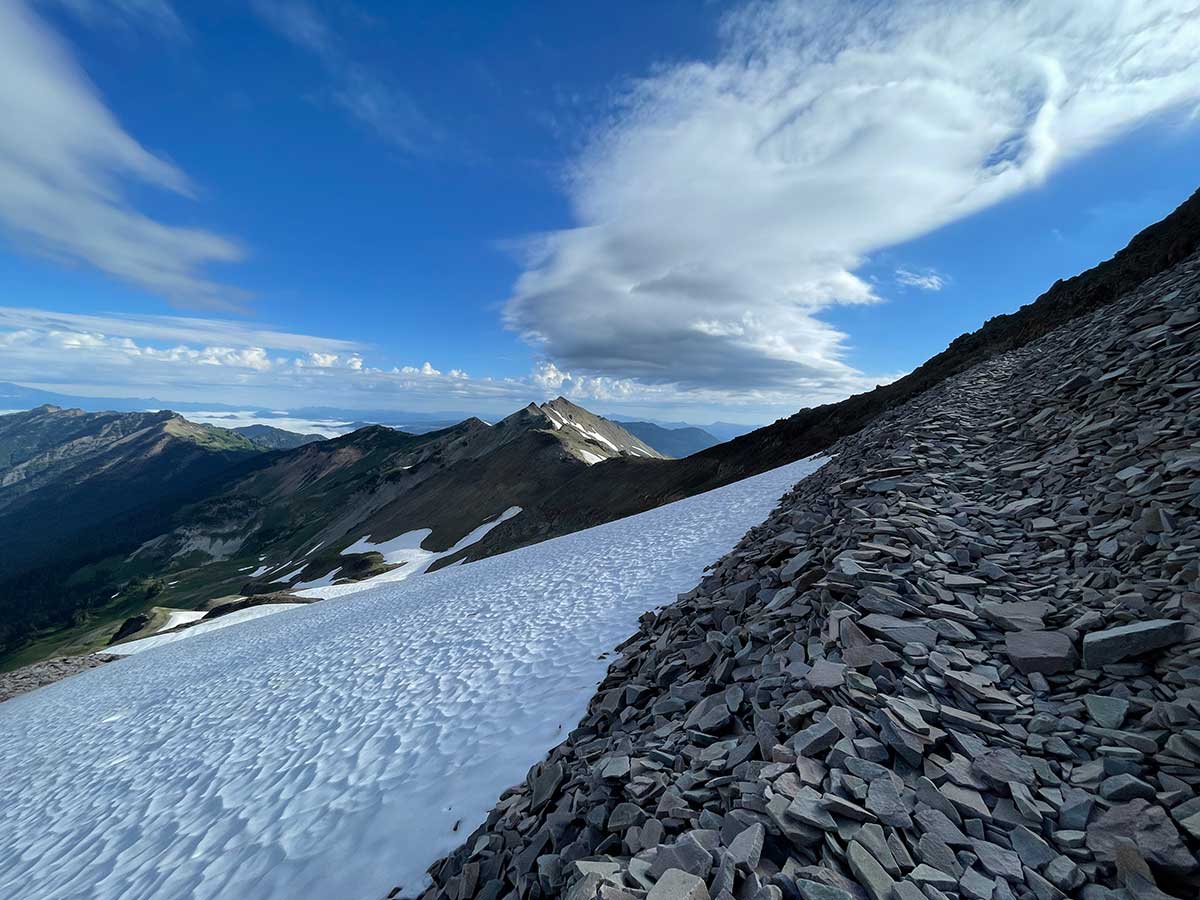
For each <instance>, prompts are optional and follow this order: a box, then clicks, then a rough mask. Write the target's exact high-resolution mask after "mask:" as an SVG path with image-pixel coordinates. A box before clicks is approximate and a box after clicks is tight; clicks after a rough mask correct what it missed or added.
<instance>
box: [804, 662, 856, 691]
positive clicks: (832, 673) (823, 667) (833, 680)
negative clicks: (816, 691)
mask: <svg viewBox="0 0 1200 900" xmlns="http://www.w3.org/2000/svg"><path fill="white" fill-rule="evenodd" d="M804 678H805V680H806V681H807V682H808V684H809V686H810V687H813V688H821V689H829V688H837V687H841V686H842V685H843V684H845V683H846V667H845V666H844V665H842V664H841V663H834V662H830V661H829V660H827V659H818V660H817V661H816V662H815V663H813V667H812V669H811V670H809V673H808V674H807V675H805V676H804Z"/></svg>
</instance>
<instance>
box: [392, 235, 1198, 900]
mask: <svg viewBox="0 0 1200 900" xmlns="http://www.w3.org/2000/svg"><path fill="white" fill-rule="evenodd" d="M1198 367H1200V257H1196V256H1193V257H1191V258H1189V259H1187V260H1185V261H1184V262H1183V263H1181V264H1180V265H1178V266H1177V267H1175V268H1174V269H1172V270H1170V271H1168V272H1167V273H1165V274H1164V275H1162V276H1160V277H1157V278H1155V279H1153V280H1152V281H1149V282H1147V283H1145V284H1143V285H1142V286H1141V287H1140V288H1139V289H1137V290H1136V291H1134V292H1133V293H1131V294H1129V295H1127V296H1125V297H1124V298H1122V299H1120V300H1118V301H1116V302H1115V303H1113V304H1112V305H1111V306H1108V307H1107V308H1103V309H1101V310H1099V311H1097V312H1093V313H1091V314H1089V315H1087V316H1085V317H1083V318H1079V319H1077V320H1075V321H1073V322H1071V323H1069V324H1067V325H1065V326H1063V327H1062V328H1060V329H1058V330H1057V331H1054V332H1052V333H1050V334H1049V335H1046V336H1044V337H1041V338H1040V339H1038V340H1036V341H1034V342H1032V343H1030V344H1028V345H1027V346H1024V347H1022V348H1020V349H1016V350H1012V351H1010V352H1007V353H1004V354H1002V355H999V356H996V357H994V358H992V359H990V360H988V361H987V362H985V363H983V364H981V365H978V366H976V367H975V368H972V369H969V370H967V371H965V372H963V373H962V374H959V375H956V376H954V377H953V378H951V379H949V380H947V381H945V382H943V383H942V384H940V385H939V386H937V387H936V388H933V389H931V390H929V391H928V392H926V393H923V394H921V395H919V396H918V397H916V398H915V399H914V400H911V401H910V402H909V403H907V404H906V405H905V406H902V407H900V408H897V409H894V410H892V411H890V412H887V413H884V414H883V415H882V416H881V417H880V418H878V419H876V420H875V421H874V422H873V423H872V424H871V425H869V426H868V427H867V428H865V429H864V430H862V431H860V432H859V433H858V434H856V435H854V436H851V437H848V438H844V439H842V440H841V441H839V442H838V443H837V444H836V445H834V447H833V448H832V453H833V455H834V459H833V461H832V462H831V463H830V464H828V465H827V466H825V467H824V468H823V469H821V470H820V471H819V472H818V473H816V474H815V475H813V476H810V477H809V478H807V479H805V480H804V481H803V482H801V483H800V484H798V485H797V486H796V488H795V489H794V490H793V491H792V492H791V493H790V494H789V495H788V496H786V497H785V498H784V499H783V501H782V503H781V505H780V506H779V507H778V509H777V510H776V511H775V512H774V513H773V514H772V516H771V517H770V518H769V519H768V521H766V522H765V523H763V524H762V525H761V526H759V527H757V528H755V529H753V530H752V531H751V532H750V533H749V534H747V535H746V537H745V538H744V539H743V541H742V542H741V544H740V545H739V546H738V547H737V548H736V549H735V550H734V551H733V552H732V553H731V554H729V555H728V556H727V557H726V558H724V559H722V560H721V561H719V562H718V563H717V564H715V566H714V567H713V569H712V571H711V573H710V574H709V575H708V576H707V577H706V578H705V579H704V581H703V582H702V583H701V584H700V585H699V586H698V587H697V588H696V589H694V590H693V591H691V592H689V593H687V594H685V595H682V596H680V597H679V598H678V599H677V601H676V602H674V603H673V604H671V605H669V606H667V607H665V608H664V609H662V610H661V611H660V612H658V613H657V614H647V615H646V616H645V617H644V618H643V620H642V627H641V629H640V631H639V632H638V633H637V634H636V635H634V636H633V637H631V638H630V639H629V640H628V641H626V642H625V643H624V644H623V645H622V646H621V647H620V648H618V649H619V653H620V656H619V658H618V659H617V660H616V661H615V662H614V663H613V664H612V666H611V667H610V669H609V672H608V676H607V678H606V679H605V680H604V682H603V683H602V684H601V685H600V687H599V689H598V691H597V693H596V696H595V698H594V699H593V701H592V703H591V705H590V707H589V710H588V713H587V715H586V717H585V718H584V720H583V721H582V722H581V723H580V724H579V725H578V727H577V728H576V729H575V730H574V731H572V732H571V733H570V735H569V736H567V738H566V740H564V741H563V742H562V743H561V744H560V745H559V746H557V747H555V748H554V749H553V750H552V751H551V752H550V754H549V756H548V758H547V759H546V760H545V761H544V762H542V763H541V764H539V765H538V766H537V767H535V768H534V769H533V770H532V771H530V773H529V775H528V778H527V779H526V782H525V783H524V784H521V785H517V786H515V787H513V788H511V789H510V790H509V791H507V792H506V793H505V794H504V795H503V796H502V797H501V798H500V800H499V803H498V804H497V806H496V807H495V808H494V809H493V810H492V812H491V813H490V814H489V815H488V816H487V819H486V821H485V823H484V824H483V825H482V826H481V827H479V828H478V829H477V830H476V831H474V832H473V833H472V834H471V835H470V836H469V837H468V838H467V839H466V840H465V842H464V843H463V845H462V846H461V847H460V848H459V849H458V850H456V851H455V852H454V853H452V854H451V855H450V856H449V857H447V858H445V859H444V860H442V861H440V862H438V863H437V864H436V865H434V866H433V867H432V869H431V870H430V874H431V876H432V880H433V884H432V886H431V887H429V888H428V890H427V891H426V893H425V895H424V897H425V900H466V898H468V897H481V898H487V900H497V898H502V897H503V898H517V897H520V898H540V897H551V896H560V895H565V896H567V897H569V898H571V900H594V898H597V897H600V898H605V900H631V898H641V897H644V896H646V897H650V898H652V900H659V898H662V900H674V898H687V900H706V898H722V900H732V898H737V900H816V898H820V900H865V898H870V900H940V898H971V900H1009V898H1022V900H1024V898H1037V900H1057V898H1068V897H1069V898H1085V900H1105V898H1110V900H1118V898H1121V900H1128V898H1152V897H1157V898H1162V897H1176V898H1181V900H1185V898H1192V897H1195V896H1197V893H1198V891H1200V858H1198V857H1197V851H1198V850H1200V795H1198V794H1197V789H1198V788H1200V628H1198V627H1197V623H1198V622H1200V521H1198V518H1197V517H1198V514H1200V378H1198V377H1197V371H1198ZM410 887H411V886H410ZM407 893H414V892H412V891H411V890H408V891H406V890H403V889H397V891H396V892H394V896H402V895H405V894H407Z"/></svg>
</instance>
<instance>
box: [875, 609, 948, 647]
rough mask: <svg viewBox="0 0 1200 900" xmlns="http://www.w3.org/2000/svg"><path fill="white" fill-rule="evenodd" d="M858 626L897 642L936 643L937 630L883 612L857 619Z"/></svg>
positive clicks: (930, 645) (931, 644) (929, 645)
mask: <svg viewBox="0 0 1200 900" xmlns="http://www.w3.org/2000/svg"><path fill="white" fill-rule="evenodd" d="M858 624H859V626H860V627H862V628H864V629H866V630H867V631H874V632H875V633H876V634H880V635H883V636H884V637H886V638H887V639H888V640H891V641H894V642H896V643H897V644H908V643H916V644H923V645H924V646H926V647H932V646H934V644H936V643H937V632H936V631H934V630H933V629H932V628H930V627H929V626H928V625H922V624H920V623H919V622H909V621H907V620H906V619H899V618H897V617H895V616H889V615H885V614H883V613H871V614H870V615H869V616H864V617H863V618H862V619H860V620H859V623H858Z"/></svg>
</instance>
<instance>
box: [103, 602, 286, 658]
mask: <svg viewBox="0 0 1200 900" xmlns="http://www.w3.org/2000/svg"><path fill="white" fill-rule="evenodd" d="M304 605H306V604H303V603H263V604H261V605H259V606H251V607H248V608H246V609H239V610H238V611H237V612H231V613H227V614H225V615H223V616H218V617H217V618H215V619H213V620H211V621H209V622H200V623H198V624H196V625H193V626H192V627H191V628H185V629H183V630H182V631H172V632H171V633H169V634H155V635H151V636H150V637H147V638H142V639H141V640H140V641H129V642H128V643H125V644H113V646H111V647H105V648H104V652H105V653H111V654H113V655H114V656H132V655H134V654H135V653H141V652H143V651H145V650H150V649H152V648H154V647H161V646H163V645H164V644H174V643H176V642H178V641H183V640H189V639H191V638H194V637H198V636H199V635H202V634H206V633H208V632H210V631H219V630H220V629H222V628H228V627H229V626H230V625H237V624H238V623H240V622H249V621H251V620H252V619H260V618H262V617H263V616H269V615H273V614H274V613H277V612H283V611H284V610H285V609H298V608H299V607H301V606H304ZM201 615H203V613H201ZM177 624H178V623H177Z"/></svg>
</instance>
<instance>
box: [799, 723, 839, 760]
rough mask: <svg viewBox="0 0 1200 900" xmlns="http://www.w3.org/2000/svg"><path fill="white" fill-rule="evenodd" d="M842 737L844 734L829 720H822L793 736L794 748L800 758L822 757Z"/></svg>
mask: <svg viewBox="0 0 1200 900" xmlns="http://www.w3.org/2000/svg"><path fill="white" fill-rule="evenodd" d="M841 737H842V733H841V732H840V731H839V730H838V728H837V726H836V725H834V724H833V723H832V722H830V721H829V719H822V720H821V721H820V722H814V723H813V724H812V725H809V726H808V727H807V728H805V729H804V730H803V731H798V732H796V734H795V735H793V736H792V741H791V743H792V747H793V748H794V749H795V751H796V753H797V754H798V755H800V756H810V757H812V756H820V755H821V754H823V753H824V752H825V751H826V750H828V749H829V748H830V747H832V746H833V745H834V744H836V743H837V742H838V741H839V740H840V739H841Z"/></svg>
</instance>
